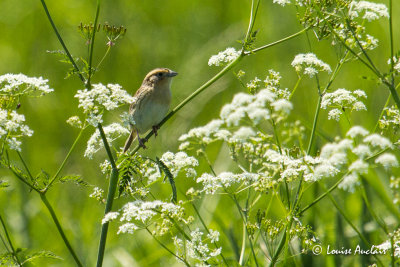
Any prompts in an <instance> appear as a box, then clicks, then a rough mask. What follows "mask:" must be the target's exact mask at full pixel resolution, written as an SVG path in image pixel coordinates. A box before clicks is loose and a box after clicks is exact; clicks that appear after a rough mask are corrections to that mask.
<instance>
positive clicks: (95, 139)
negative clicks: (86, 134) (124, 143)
mask: <svg viewBox="0 0 400 267" xmlns="http://www.w3.org/2000/svg"><path fill="white" fill-rule="evenodd" d="M103 130H104V134H105V135H106V138H107V141H108V143H109V144H111V143H112V142H113V141H114V140H116V139H117V138H119V137H120V136H122V135H128V134H129V130H128V129H126V128H124V127H123V126H122V125H121V124H119V123H112V124H110V125H108V126H106V127H104V128H103ZM103 146H104V145H103V141H102V140H101V136H100V132H99V130H98V129H96V131H95V132H94V133H93V134H92V136H91V137H90V139H89V140H88V142H87V147H86V150H85V157H88V158H90V159H92V158H93V155H94V154H95V153H96V152H97V151H99V150H100V149H101V148H102V147H103Z"/></svg>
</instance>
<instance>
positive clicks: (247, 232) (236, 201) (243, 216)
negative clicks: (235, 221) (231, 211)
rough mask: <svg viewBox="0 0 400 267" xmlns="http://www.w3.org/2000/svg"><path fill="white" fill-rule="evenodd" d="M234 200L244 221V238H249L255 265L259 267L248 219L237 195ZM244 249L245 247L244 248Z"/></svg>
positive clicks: (233, 197)
mask: <svg viewBox="0 0 400 267" xmlns="http://www.w3.org/2000/svg"><path fill="white" fill-rule="evenodd" d="M232 200H233V202H234V203H235V205H236V208H237V209H238V212H239V214H240V217H241V218H242V221H243V228H244V229H245V233H244V235H243V238H244V240H245V238H246V236H247V237H248V239H249V244H250V250H251V253H252V255H253V258H254V263H255V264H256V266H257V267H258V266H259V265H258V261H257V257H256V253H255V251H254V247H253V242H252V241H251V238H250V235H249V231H248V230H247V218H246V216H245V215H244V214H243V212H242V208H241V207H240V205H239V202H238V200H237V199H236V196H235V195H233V196H232ZM244 244H245V241H244ZM242 249H243V246H242ZM240 259H241V260H242V256H241V257H240ZM239 264H240V262H239Z"/></svg>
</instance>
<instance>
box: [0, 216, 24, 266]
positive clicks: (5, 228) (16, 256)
mask: <svg viewBox="0 0 400 267" xmlns="http://www.w3.org/2000/svg"><path fill="white" fill-rule="evenodd" d="M0 222H1V225H2V226H3V229H4V233H5V234H6V238H7V241H8V244H9V245H10V248H11V251H12V255H13V257H14V260H15V261H16V262H17V263H18V266H22V264H21V262H20V260H19V258H18V254H17V252H16V251H15V249H14V246H13V244H12V242H11V238H10V236H9V234H8V231H7V227H6V224H5V223H4V221H3V218H2V217H1V215H0Z"/></svg>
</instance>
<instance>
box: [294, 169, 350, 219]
mask: <svg viewBox="0 0 400 267" xmlns="http://www.w3.org/2000/svg"><path fill="white" fill-rule="evenodd" d="M344 177H345V176H343V177H342V178H340V179H339V180H338V181H337V182H336V183H335V184H334V185H333V186H331V187H330V188H329V189H328V191H326V192H325V193H323V194H322V195H320V196H319V197H318V198H316V199H315V200H314V201H313V202H311V203H310V204H308V205H307V206H306V207H305V208H303V209H302V210H301V211H300V212H299V216H300V215H302V214H303V213H304V212H305V211H306V210H308V209H309V208H311V207H312V206H314V205H315V204H316V203H318V202H319V201H320V200H321V199H323V198H324V197H326V195H328V194H329V193H330V192H332V191H333V190H334V189H335V188H336V187H338V185H339V184H340V183H341V182H342V181H343V179H344Z"/></svg>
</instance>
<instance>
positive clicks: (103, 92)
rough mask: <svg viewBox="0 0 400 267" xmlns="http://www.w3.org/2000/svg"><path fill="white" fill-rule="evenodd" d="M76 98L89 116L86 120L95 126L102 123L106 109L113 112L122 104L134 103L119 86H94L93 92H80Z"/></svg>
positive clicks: (132, 98)
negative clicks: (102, 114)
mask: <svg viewBox="0 0 400 267" xmlns="http://www.w3.org/2000/svg"><path fill="white" fill-rule="evenodd" d="M75 97H76V98H78V100H79V105H78V107H80V108H82V109H83V113H85V114H86V116H87V119H86V120H87V121H88V122H89V123H90V124H91V125H93V126H97V124H98V123H99V122H102V116H101V113H102V112H103V110H104V109H105V110H113V109H116V108H117V107H119V106H120V105H122V104H130V103H132V102H133V101H134V97H132V96H130V95H129V94H128V93H127V92H126V91H125V90H123V89H122V86H120V85H119V84H107V85H103V84H101V83H98V84H94V85H93V87H92V89H91V90H88V89H84V90H78V92H77V93H76V95H75Z"/></svg>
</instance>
